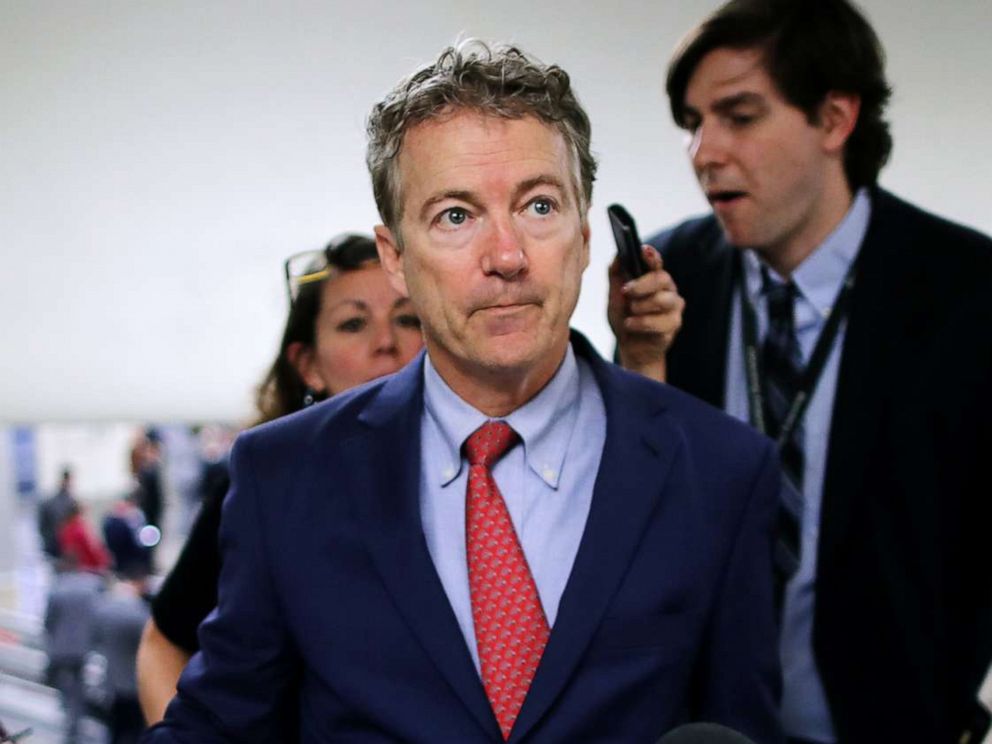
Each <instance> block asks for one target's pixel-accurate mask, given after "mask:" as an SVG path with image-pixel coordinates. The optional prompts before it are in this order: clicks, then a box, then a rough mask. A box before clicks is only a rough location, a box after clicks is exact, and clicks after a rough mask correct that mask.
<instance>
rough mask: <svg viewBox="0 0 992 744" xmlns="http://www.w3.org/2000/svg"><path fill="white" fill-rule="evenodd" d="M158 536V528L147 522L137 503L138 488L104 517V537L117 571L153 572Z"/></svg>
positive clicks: (121, 572) (120, 572)
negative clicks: (154, 550)
mask: <svg viewBox="0 0 992 744" xmlns="http://www.w3.org/2000/svg"><path fill="white" fill-rule="evenodd" d="M158 537H159V535H158V530H157V529H156V528H154V527H152V526H150V525H149V524H148V521H147V520H146V519H145V514H144V512H143V511H141V509H140V508H139V507H138V504H137V493H136V492H131V493H128V494H125V495H124V496H123V497H122V498H120V499H119V500H118V501H116V502H115V503H114V505H113V506H112V507H111V509H110V511H109V512H108V513H107V515H106V516H105V517H104V518H103V539H104V542H106V544H107V550H109V551H110V555H111V558H112V560H113V568H114V572H115V573H117V574H133V573H134V572H136V571H139V572H141V573H142V574H144V575H146V576H147V574H149V573H151V565H152V554H151V551H152V548H153V547H154V546H155V545H157V544H158Z"/></svg>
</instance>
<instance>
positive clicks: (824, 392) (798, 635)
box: [725, 189, 871, 742]
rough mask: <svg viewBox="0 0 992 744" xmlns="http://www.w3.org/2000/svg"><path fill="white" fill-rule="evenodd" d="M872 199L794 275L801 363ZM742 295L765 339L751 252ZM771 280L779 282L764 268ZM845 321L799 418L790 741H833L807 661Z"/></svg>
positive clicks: (740, 391) (786, 619)
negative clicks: (800, 461) (800, 459)
mask: <svg viewBox="0 0 992 744" xmlns="http://www.w3.org/2000/svg"><path fill="white" fill-rule="evenodd" d="M870 217H871V200H870V198H869V196H868V193H867V191H866V190H865V189H861V190H860V191H858V193H857V194H856V196H855V198H854V201H853V203H852V204H851V207H850V209H848V212H847V214H846V215H845V216H844V219H843V220H841V222H840V224H839V225H838V226H837V227H836V228H835V229H834V231H833V232H832V233H831V234H830V235H829V236H827V238H826V239H825V240H824V241H823V242H822V243H821V244H820V245H819V246H817V248H816V250H814V251H813V252H812V253H811V254H810V255H809V256H808V257H807V258H806V260H804V261H803V262H802V264H800V265H799V267H798V268H797V269H796V270H795V271H794V272H793V274H792V280H793V282H795V284H796V287H797V288H798V290H799V293H798V297H797V299H796V305H795V328H796V335H797V337H798V341H799V348H800V351H801V352H802V357H803V363H804V364H805V363H807V362H808V361H809V358H810V356H811V355H812V353H813V348H814V347H815V346H816V342H817V339H818V338H819V337H820V331H822V330H823V326H824V325H825V324H826V322H827V318H828V317H829V315H830V310H831V305H832V304H833V302H834V299H835V298H836V297H837V293H838V291H839V290H840V287H841V284H842V283H843V281H844V277H845V276H846V275H847V271H848V269H849V268H850V266H851V263H852V262H853V261H854V259H855V257H856V256H857V254H858V250H859V249H860V247H861V243H862V241H863V240H864V236H865V233H866V232H867V230H868V221H869V219H870ZM744 271H745V277H746V280H747V291H748V295H749V296H750V300H751V303H752V305H753V307H754V308H755V309H756V311H757V315H758V333H759V336H760V337H761V338H764V334H765V330H766V329H767V327H768V309H767V306H766V303H765V300H764V297H763V295H762V291H761V288H762V281H761V261H760V260H759V259H758V257H757V255H756V254H755V253H754V251H750V250H748V251H745V252H744ZM769 271H770V272H771V274H772V277H773V278H775V279H777V280H778V281H783V279H782V277H779V276H778V275H777V274H776V273H775V272H774V271H773V270H771V269H770V268H769ZM846 327H847V323H846V320H845V321H843V322H841V324H840V327H839V329H838V333H837V338H836V339H835V340H834V344H833V347H832V349H831V351H830V354H829V356H828V357H827V362H826V364H825V365H824V368H823V373H822V374H821V376H820V381H819V384H818V385H817V386H816V389H815V390H814V391H813V395H812V396H811V398H810V402H809V407H808V408H807V409H806V415H805V416H804V417H803V422H802V424H803V436H804V441H803V450H804V453H805V467H804V470H803V516H802V537H801V548H800V552H801V556H800V561H799V568H798V570H797V571H796V573H795V575H794V576H793V577H792V579H791V581H790V582H789V584H788V586H787V587H786V591H785V603H784V607H783V617H782V636H781V641H780V653H781V660H782V683H783V685H782V689H783V694H782V725H783V727H784V728H785V732H786V733H787V734H788V735H789V736H795V737H800V738H803V739H809V740H812V741H818V742H834V741H836V738H837V737H836V734H835V733H834V726H833V721H832V719H831V717H830V709H829V707H828V705H827V697H826V694H825V693H824V691H823V682H822V681H821V679H820V672H819V669H818V668H817V665H816V659H815V658H814V656H813V611H814V609H815V605H816V593H815V584H816V553H817V546H818V544H819V538H820V503H821V501H822V497H823V478H824V475H825V473H826V461H827V445H828V442H829V437H830V418H831V412H832V411H833V405H834V393H835V391H836V389H837V370H838V368H839V366H840V352H841V349H842V348H843V345H844V336H845V331H846ZM725 392H726V396H725V400H726V405H725V408H726V411H727V413H729V414H730V415H731V416H734V417H736V418H738V419H740V420H742V421H748V419H749V414H748V398H747V382H746V377H745V373H744V348H743V334H742V328H741V306H740V297H739V291H735V293H734V299H733V303H732V315H731V326H730V341H729V348H728V356H727V380H726V388H725Z"/></svg>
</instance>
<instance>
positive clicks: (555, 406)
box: [424, 344, 580, 489]
mask: <svg viewBox="0 0 992 744" xmlns="http://www.w3.org/2000/svg"><path fill="white" fill-rule="evenodd" d="M579 392H580V384H579V367H578V363H577V362H576V359H575V352H574V351H573V350H572V346H571V344H569V346H568V347H567V350H566V352H565V358H564V360H563V361H562V363H561V365H560V366H559V367H558V371H557V372H555V374H554V376H553V377H552V378H551V380H550V381H549V382H548V384H547V385H545V386H544V388H543V389H542V390H541V391H540V392H539V393H538V394H537V395H536V396H534V397H533V398H532V399H531V400H529V401H528V402H527V403H525V404H524V405H523V406H521V407H520V408H518V409H517V410H515V411H513V412H512V413H511V414H509V415H508V416H505V417H503V420H504V421H506V422H507V423H508V424H509V425H510V426H512V427H513V430H514V431H516V432H517V434H519V435H520V439H521V440H522V441H523V446H524V457H525V458H526V461H527V465H528V467H530V469H531V470H533V471H534V472H535V473H536V474H537V476H538V477H539V478H541V480H543V481H544V482H545V483H546V484H547V485H548V486H549V487H551V488H554V489H557V488H558V483H559V481H560V479H561V471H562V468H563V466H564V464H565V453H566V452H567V450H568V443H569V440H570V439H571V436H572V431H573V429H574V427H575V420H576V417H577V415H578V403H579ZM424 409H425V411H426V413H427V415H428V416H429V417H430V418H431V419H432V420H433V421H434V423H435V424H436V425H437V429H438V431H439V432H440V435H441V441H442V447H443V450H444V456H443V457H442V458H441V460H440V462H438V463H437V464H436V466H434V467H436V470H435V472H434V473H433V474H432V475H431V477H432V478H436V480H437V482H438V483H439V484H440V485H441V486H442V487H443V486H446V485H448V484H449V483H451V481H453V480H454V479H455V478H456V477H457V476H458V474H459V472H461V468H462V463H463V458H462V454H461V447H462V443H464V441H465V440H466V439H467V438H468V437H469V435H470V434H471V433H472V432H473V431H475V430H476V429H478V428H479V427H480V426H482V425H483V424H484V423H485V422H486V421H488V420H489V417H488V416H486V415H485V414H484V413H482V412H481V411H479V410H477V409H476V408H474V407H473V406H471V405H470V404H469V403H466V402H465V401H464V400H462V399H461V398H460V397H458V395H457V394H456V393H455V392H454V391H453V390H452V389H451V388H450V387H448V384H447V383H446V382H445V381H444V380H443V379H442V378H441V375H440V374H438V372H437V370H436V369H435V368H434V365H433V364H431V358H430V354H428V355H426V357H425V359H424Z"/></svg>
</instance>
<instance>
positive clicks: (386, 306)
mask: <svg viewBox="0 0 992 744" xmlns="http://www.w3.org/2000/svg"><path fill="white" fill-rule="evenodd" d="M285 273H286V286H287V292H288V294H289V302H290V308H289V317H288V318H287V319H286V328H285V331H284V333H283V337H282V342H281V343H280V345H279V351H278V354H277V355H276V358H275V361H274V362H273V364H272V367H271V368H270V370H269V372H268V373H267V374H266V376H265V378H264V379H263V381H262V384H261V385H260V386H259V389H258V395H257V398H256V405H257V408H258V420H257V422H256V423H264V422H266V421H271V420H273V419H276V418H278V417H280V416H284V415H287V414H290V413H293V412H294V411H298V410H300V409H301V408H304V407H306V406H308V405H312V404H313V403H315V402H317V401H320V400H323V399H324V398H326V397H328V396H330V395H334V394H335V393H340V392H342V391H344V390H347V389H349V388H351V387H354V386H356V385H360V384H362V383H364V382H368V381H369V380H373V379H375V378H377V377H381V376H382V375H387V374H391V373H393V372H396V371H397V370H399V369H400V368H401V367H402V366H403V365H405V364H406V363H407V362H409V361H410V360H411V359H412V358H413V357H414V356H415V355H416V354H417V352H418V351H419V350H420V348H421V347H422V345H423V338H422V336H421V333H420V321H419V319H418V318H417V316H416V315H415V314H414V312H413V309H412V307H411V305H410V302H409V300H407V299H406V298H405V297H402V296H400V295H399V294H398V293H397V292H396V290H394V289H393V288H392V286H391V285H390V284H389V280H388V279H387V277H386V273H385V271H383V270H382V267H381V266H380V265H379V257H378V254H377V252H376V248H375V242H374V241H373V240H372V239H371V238H369V237H366V236H363V235H350V234H346V235H342V236H339V237H337V238H335V239H334V240H332V241H331V242H330V243H329V244H328V245H327V247H326V248H324V249H323V250H321V251H308V252H305V253H300V254H296V255H294V256H291V257H290V258H289V259H288V260H287V261H286V263H285ZM217 462H218V463H220V462H222V460H221V459H220V458H218V460H217ZM204 483H205V484H206V483H207V478H206V476H205V478H204ZM227 485H228V481H227V474H226V468H224V469H223V470H221V469H220V468H219V467H218V468H215V470H214V472H213V474H212V475H211V477H210V485H209V491H208V492H205V500H204V503H203V508H202V510H201V512H200V515H199V517H198V519H197V521H196V523H195V524H194V526H193V529H192V531H191V532H190V536H189V539H188V541H187V543H186V546H185V547H184V548H183V551H182V554H181V555H180V557H179V560H178V562H177V563H176V565H175V567H174V568H173V570H172V572H171V573H170V574H169V576H168V577H167V578H166V580H165V583H164V584H163V586H162V588H161V590H160V591H159V593H158V594H157V595H156V597H155V599H154V601H153V603H152V619H151V621H150V622H149V623H148V626H147V628H146V630H145V636H144V638H143V639H142V643H141V649H140V651H139V654H138V680H139V690H140V694H141V703H142V708H143V710H144V713H145V716H146V718H147V719H148V722H149V723H154V722H156V721H159V720H161V718H162V716H163V715H164V712H165V707H166V705H167V704H168V702H169V700H170V699H171V698H172V697H173V695H175V690H176V681H177V680H178V678H179V674H180V673H181V672H182V669H183V667H184V666H185V665H186V662H187V661H188V660H189V658H190V656H191V655H192V654H193V653H195V652H196V651H197V650H198V649H199V642H198V640H197V635H196V630H197V627H198V626H199V624H200V622H201V621H202V620H203V619H204V618H205V617H206V616H207V614H208V613H209V612H210V611H211V610H212V609H213V608H214V606H215V605H216V604H217V583H218V579H219V576H220V555H219V547H218V534H217V533H218V530H219V528H220V515H221V503H222V501H223V497H224V494H225V493H226V491H227Z"/></svg>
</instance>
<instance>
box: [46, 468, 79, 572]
mask: <svg viewBox="0 0 992 744" xmlns="http://www.w3.org/2000/svg"><path fill="white" fill-rule="evenodd" d="M72 502H73V495H72V468H70V467H69V466H65V467H63V468H62V477H61V478H60V479H59V488H58V490H57V491H56V492H55V494H54V495H52V496H51V497H50V498H47V499H45V500H44V501H42V502H41V504H39V505H38V532H39V534H40V535H41V548H42V550H43V551H44V552H45V555H46V556H47V557H48V558H50V559H52V560H53V561H57V560H58V559H59V557H60V556H61V551H60V550H59V529H61V527H62V523H63V522H64V521H65V519H66V517H67V516H68V514H69V509H70V507H71V506H72Z"/></svg>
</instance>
